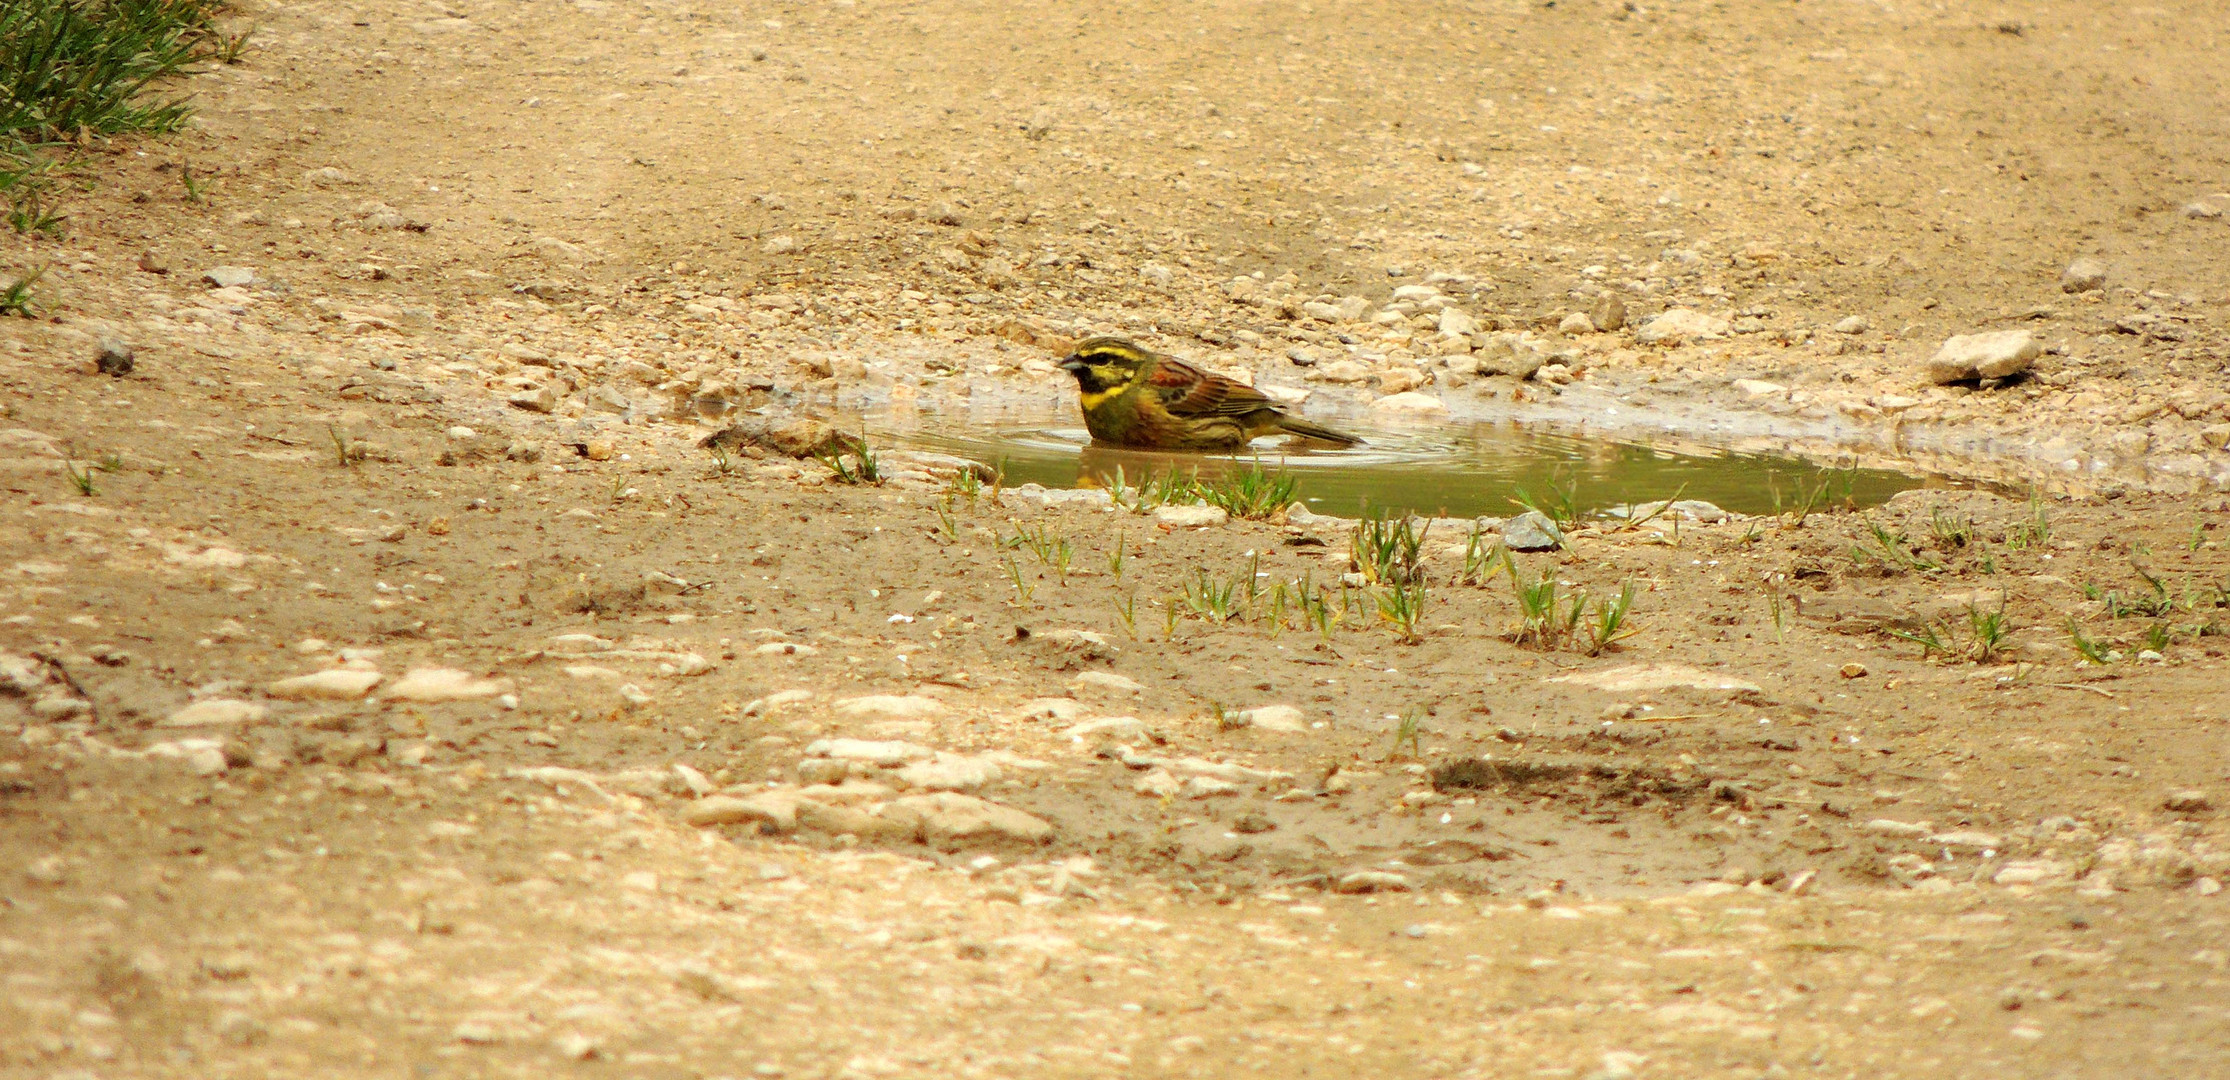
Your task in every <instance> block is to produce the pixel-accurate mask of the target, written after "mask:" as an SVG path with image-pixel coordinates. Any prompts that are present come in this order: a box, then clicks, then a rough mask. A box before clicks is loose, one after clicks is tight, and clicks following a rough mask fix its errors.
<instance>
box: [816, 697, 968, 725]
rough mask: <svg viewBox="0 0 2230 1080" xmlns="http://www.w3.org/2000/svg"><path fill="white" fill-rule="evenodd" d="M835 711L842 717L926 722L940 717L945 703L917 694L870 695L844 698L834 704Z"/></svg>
mask: <svg viewBox="0 0 2230 1080" xmlns="http://www.w3.org/2000/svg"><path fill="white" fill-rule="evenodd" d="M836 711H837V713H838V714H839V715H843V716H883V717H889V718H891V719H894V720H926V719H929V718H931V717H936V716H942V715H943V714H944V711H945V703H944V702H942V701H938V700H937V699H936V698H929V697H922V696H920V695H918V694H908V695H904V696H899V695H895V694H870V695H868V696H866V697H856V698H845V699H844V700H842V701H839V702H837V703H836Z"/></svg>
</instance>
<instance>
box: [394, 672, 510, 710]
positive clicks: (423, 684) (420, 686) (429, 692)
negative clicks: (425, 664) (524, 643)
mask: <svg viewBox="0 0 2230 1080" xmlns="http://www.w3.org/2000/svg"><path fill="white" fill-rule="evenodd" d="M511 686H512V683H511V680H509V679H483V678H481V677H479V676H477V675H474V674H473V673H471V672H469V671H459V670H457V669H455V668H412V669H410V671H408V672H406V673H405V674H404V675H403V677H402V678H400V679H397V680H395V682H394V683H393V684H392V685H390V686H388V688H387V691H386V694H385V696H387V697H389V698H394V699H397V700H400V701H427V702H432V701H471V700H474V699H476V698H491V697H495V696H496V695H498V694H508V693H510V692H511Z"/></svg>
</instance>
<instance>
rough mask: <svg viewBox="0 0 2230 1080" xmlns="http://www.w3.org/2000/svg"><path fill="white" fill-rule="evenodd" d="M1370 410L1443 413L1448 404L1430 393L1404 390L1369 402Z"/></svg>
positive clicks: (1420, 413) (1446, 409)
mask: <svg viewBox="0 0 2230 1080" xmlns="http://www.w3.org/2000/svg"><path fill="white" fill-rule="evenodd" d="M1371 411H1372V412H1388V413H1412V414H1419V415H1423V414H1430V413H1445V412H1447V411H1448V406H1447V405H1445V404H1442V403H1441V400H1440V399H1439V398H1436V397H1434V396H1432V395H1431V394H1423V393H1419V392H1417V391H1415V390H1404V391H1402V392H1401V393H1399V394H1388V395H1386V396H1385V397H1382V398H1379V399H1378V400H1376V401H1373V402H1371Z"/></svg>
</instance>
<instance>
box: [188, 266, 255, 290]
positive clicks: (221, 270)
mask: <svg viewBox="0 0 2230 1080" xmlns="http://www.w3.org/2000/svg"><path fill="white" fill-rule="evenodd" d="M201 280H203V281H206V282H208V283H209V284H210V285H212V286H214V287H216V288H219V289H232V288H239V287H241V286H246V285H252V284H255V280H256V272H255V268H254V267H252V266H212V267H210V268H209V269H207V270H205V271H203V272H202V275H201Z"/></svg>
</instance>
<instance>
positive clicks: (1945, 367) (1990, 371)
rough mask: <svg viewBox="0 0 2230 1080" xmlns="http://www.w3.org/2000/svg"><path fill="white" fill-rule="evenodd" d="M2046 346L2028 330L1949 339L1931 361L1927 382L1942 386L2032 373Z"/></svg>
mask: <svg viewBox="0 0 2230 1080" xmlns="http://www.w3.org/2000/svg"><path fill="white" fill-rule="evenodd" d="M2043 352H2044V346H2043V344H2042V343H2040V342H2038V341H2037V340H2036V335H2035V334H2032V333H2030V332H2028V331H2026V330H1992V331H1990V332H1989V333H1985V334H1960V335H1958V336H1956V337H1952V338H1948V339H1946V340H1945V341H1944V343H1943V346H1942V347H1941V348H1939V349H1937V350H1936V355H1934V356H1931V357H1929V358H1928V381H1930V382H1933V383H1936V384H1938V385H1942V384H1944V383H1955V382H1961V381H1963V380H1966V379H2003V378H2005V377H2006V376H2008V375H2017V374H2019V373H2021V372H2024V371H2027V370H2029V365H2030V364H2033V363H2035V362H2036V358H2037V357H2038V356H2040V355H2042V354H2043Z"/></svg>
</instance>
